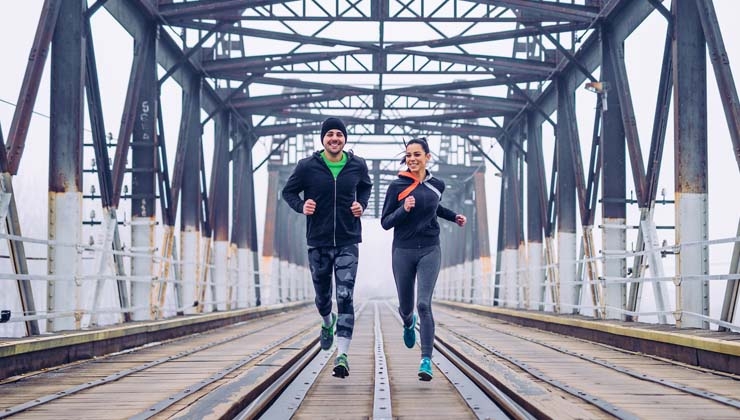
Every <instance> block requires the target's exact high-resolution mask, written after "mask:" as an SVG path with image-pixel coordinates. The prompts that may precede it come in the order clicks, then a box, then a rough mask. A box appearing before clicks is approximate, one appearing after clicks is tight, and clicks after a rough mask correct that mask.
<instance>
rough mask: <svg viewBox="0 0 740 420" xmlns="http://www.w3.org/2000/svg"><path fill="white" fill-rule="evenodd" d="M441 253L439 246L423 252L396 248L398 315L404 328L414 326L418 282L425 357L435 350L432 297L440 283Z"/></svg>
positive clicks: (417, 307)
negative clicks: (438, 277) (436, 285)
mask: <svg viewBox="0 0 740 420" xmlns="http://www.w3.org/2000/svg"><path fill="white" fill-rule="evenodd" d="M440 261H441V251H440V249H439V245H435V246H429V247H426V248H419V249H404V248H393V277H394V278H395V279H396V292H397V293H398V313H399V314H400V315H401V319H403V324H404V325H410V324H411V319H412V316H413V313H414V283H415V280H418V284H417V287H416V298H417V303H416V309H417V311H418V312H419V326H420V328H421V357H432V349H433V348H434V316H433V315H432V294H433V293H434V285H435V284H436V283H437V276H438V275H439V266H440Z"/></svg>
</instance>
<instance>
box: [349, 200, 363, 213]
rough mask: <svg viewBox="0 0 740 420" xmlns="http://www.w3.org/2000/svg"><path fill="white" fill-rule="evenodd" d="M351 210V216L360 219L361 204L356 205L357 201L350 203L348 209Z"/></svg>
mask: <svg viewBox="0 0 740 420" xmlns="http://www.w3.org/2000/svg"><path fill="white" fill-rule="evenodd" d="M349 209H350V210H352V215H353V216H355V217H361V216H362V204H360V203H358V202H357V201H353V202H352V207H350V208H349Z"/></svg>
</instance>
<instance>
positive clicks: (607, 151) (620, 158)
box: [600, 31, 627, 319]
mask: <svg viewBox="0 0 740 420" xmlns="http://www.w3.org/2000/svg"><path fill="white" fill-rule="evenodd" d="M607 36H611V34H610V33H609V32H606V31H605V32H604V33H603V34H602V43H601V48H602V60H603V62H602V66H601V80H602V81H605V82H606V83H607V85H606V86H616V83H615V82H614V77H615V76H614V72H615V71H614V66H615V63H614V62H613V59H612V57H614V55H612V52H611V51H610V48H612V45H613V42H616V40H614V41H613V42H608V41H606V40H604V39H603V38H604V37H607ZM607 89H608V88H607ZM605 92H608V90H607V91H605ZM601 99H602V101H604V100H605V102H606V104H603V105H602V113H601V118H602V122H603V129H602V130H601V156H600V159H601V168H602V171H603V174H604V176H603V177H602V178H601V179H602V186H603V192H602V199H601V203H602V204H601V217H602V223H603V233H602V249H603V251H604V255H605V257H606V259H605V260H604V265H603V267H604V276H605V277H625V276H626V275H627V261H626V259H625V258H624V257H618V258H617V257H616V256H615V255H612V253H617V252H623V251H624V250H625V249H627V230H626V229H627V226H626V220H627V206H626V197H627V180H626V178H627V176H626V171H627V162H626V158H627V154H626V145H625V132H624V126H623V124H622V111H621V109H620V105H619V95H616V94H612V95H608V94H605V93H602V96H601ZM604 292H605V293H604V294H605V296H604V300H605V304H606V313H605V316H606V318H608V319H621V318H624V315H623V313H622V312H620V311H621V310H624V309H625V308H626V306H625V305H626V302H627V285H626V284H624V283H612V284H607V285H606V287H605V288H604Z"/></svg>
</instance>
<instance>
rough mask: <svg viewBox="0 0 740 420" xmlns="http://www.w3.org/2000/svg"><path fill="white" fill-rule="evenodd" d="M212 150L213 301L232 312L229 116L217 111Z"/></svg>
mask: <svg viewBox="0 0 740 420" xmlns="http://www.w3.org/2000/svg"><path fill="white" fill-rule="evenodd" d="M214 125H215V127H214V130H215V133H214V148H213V163H212V166H211V182H210V186H209V189H208V190H209V191H210V199H209V200H208V204H209V207H210V208H209V209H208V211H209V212H210V217H209V219H210V221H211V225H212V226H211V227H212V228H213V266H214V267H213V271H212V272H213V278H212V281H213V282H214V284H215V285H216V296H215V299H214V300H215V301H216V302H218V303H217V304H216V305H217V307H218V308H219V309H226V310H229V309H232V304H233V301H234V298H235V294H236V293H238V292H237V288H236V285H235V284H232V283H231V282H230V277H229V273H228V270H227V268H228V252H229V242H228V241H229V114H228V112H220V113H219V114H218V115H217V116H216V117H215V118H214Z"/></svg>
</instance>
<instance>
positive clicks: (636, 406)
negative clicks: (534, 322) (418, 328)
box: [0, 301, 740, 419]
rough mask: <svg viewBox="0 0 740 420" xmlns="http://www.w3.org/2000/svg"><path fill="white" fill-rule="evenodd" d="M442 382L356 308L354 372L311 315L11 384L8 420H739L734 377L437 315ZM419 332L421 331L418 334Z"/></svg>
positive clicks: (7, 384) (396, 330)
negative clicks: (321, 340) (342, 365)
mask: <svg viewBox="0 0 740 420" xmlns="http://www.w3.org/2000/svg"><path fill="white" fill-rule="evenodd" d="M435 318H436V322H437V337H436V339H435V354H434V358H433V363H434V374H435V375H434V379H433V380H432V381H431V382H422V381H419V380H418V378H417V376H416V370H417V368H418V362H419V356H420V352H419V349H418V345H417V347H415V348H414V349H411V350H409V349H407V348H406V347H405V346H404V345H403V342H402V340H401V331H402V327H401V321H400V318H399V317H398V315H397V313H396V309H395V307H393V306H392V305H391V304H390V303H388V302H385V301H370V302H365V303H363V304H362V305H359V306H358V308H357V313H356V317H355V335H354V337H353V341H352V347H351V349H350V367H351V369H350V372H351V373H350V376H348V377H347V378H345V379H338V378H334V377H332V376H331V368H332V361H333V357H334V352H333V351H321V350H320V349H319V346H318V339H317V338H318V337H317V335H318V334H317V322H316V319H317V316H316V314H315V309H314V308H313V307H303V308H298V309H294V310H291V311H285V312H282V313H278V314H276V315H271V316H267V317H263V318H258V319H254V320H250V321H248V322H242V323H239V324H234V325H232V326H229V327H223V328H219V329H216V330H213V331H209V332H204V333H200V334H195V335H191V336H188V337H183V338H179V339H173V340H168V341H163V342H157V343H150V344H148V345H146V346H142V347H139V348H136V349H131V350H127V351H124V352H120V353H116V354H110V355H107V356H105V357H99V358H95V359H90V360H87V361H82V362H74V363H70V364H67V365H64V366H59V367H56V368H53V369H47V370H43V371H39V372H34V373H30V374H26V375H21V376H16V377H13V378H8V379H6V380H4V381H0V395H1V396H2V397H1V398H0V418H18V419H20V418H49V417H54V418H77V419H86V418H90V419H100V418H106V419H118V418H121V419H124V418H125V419H150V418H151V419H165V418H198V419H206V418H213V419H231V418H238V419H251V418H268V419H272V418H281V419H282V418H294V419H303V418H342V419H344V418H375V419H390V418H399V417H410V416H422V415H423V416H426V417H427V418H456V419H464V418H471V419H475V418H477V419H481V418H492V419H509V418H516V419H531V418H556V419H560V418H619V419H636V418H659V417H660V418H665V417H668V416H671V417H674V418H676V419H678V418H705V417H707V416H708V417H712V418H737V417H738V415H740V386H739V385H740V382H738V378H737V377H736V376H734V375H731V374H720V373H717V372H712V371H707V370H706V369H700V368H692V367H689V366H685V365H681V364H677V363H674V362H669V361H665V360H660V359H657V358H650V357H645V356H642V355H636V354H633V353H629V352H625V351H620V350H618V349H614V348H611V347H608V346H604V345H600V344H594V343H591V342H587V341H584V340H578V339H574V338H570V337H564V336H560V335H557V334H552V333H549V332H544V331H540V330H535V329H527V328H523V327H521V326H516V325H512V324H508V323H506V322H502V321H497V320H493V319H491V318H488V317H485V316H481V315H475V314H471V313H466V312H461V311H450V310H448V309H445V308H443V307H439V306H435ZM417 337H418V334H417Z"/></svg>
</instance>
